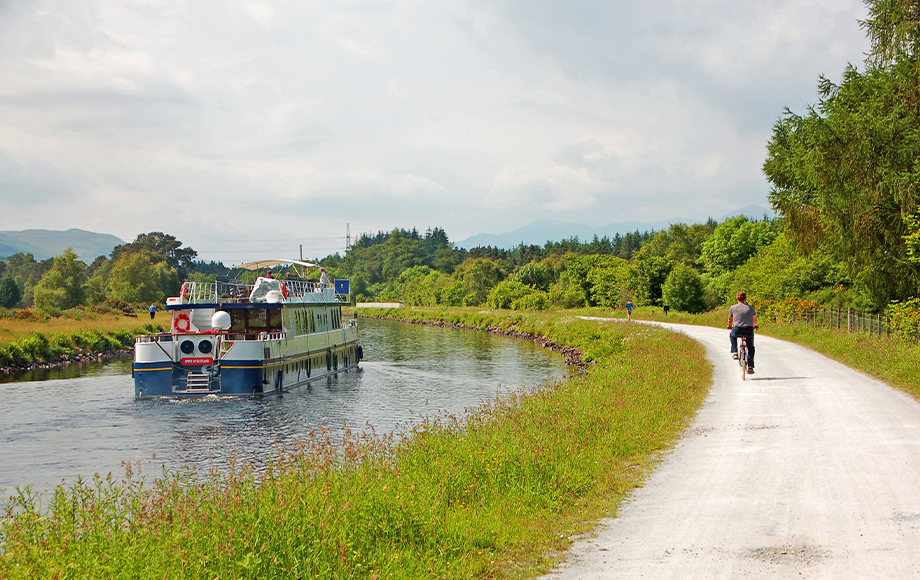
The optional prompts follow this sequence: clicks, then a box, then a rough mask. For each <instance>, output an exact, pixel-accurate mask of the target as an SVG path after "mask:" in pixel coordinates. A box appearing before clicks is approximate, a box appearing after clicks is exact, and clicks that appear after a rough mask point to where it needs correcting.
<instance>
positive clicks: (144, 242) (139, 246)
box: [112, 232, 198, 272]
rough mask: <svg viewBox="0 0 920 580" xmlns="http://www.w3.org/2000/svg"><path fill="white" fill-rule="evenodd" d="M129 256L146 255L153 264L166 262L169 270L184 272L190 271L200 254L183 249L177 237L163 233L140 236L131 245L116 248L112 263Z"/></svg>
mask: <svg viewBox="0 0 920 580" xmlns="http://www.w3.org/2000/svg"><path fill="white" fill-rule="evenodd" d="M128 254H144V255H145V256H147V259H148V260H150V262H151V263H154V264H157V263H160V262H166V264H168V266H169V268H171V269H174V270H178V271H180V272H184V271H185V270H187V269H189V268H190V267H191V266H192V264H193V260H194V259H195V257H196V256H197V255H198V252H196V251H195V250H193V249H192V248H183V247H182V242H180V241H179V240H177V239H176V237H175V236H171V235H169V234H164V233H163V232H150V233H148V234H138V236H137V238H135V239H134V241H133V242H131V243H130V244H123V245H120V246H115V248H114V249H113V250H112V261H113V262H117V261H118V260H119V259H121V258H122V257H124V256H126V255H128Z"/></svg>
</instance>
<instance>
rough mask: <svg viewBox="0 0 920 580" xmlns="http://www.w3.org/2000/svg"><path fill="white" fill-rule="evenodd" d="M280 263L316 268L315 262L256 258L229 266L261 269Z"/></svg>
mask: <svg viewBox="0 0 920 580" xmlns="http://www.w3.org/2000/svg"><path fill="white" fill-rule="evenodd" d="M282 264H286V265H288V266H290V265H291V264H297V265H298V266H301V267H303V268H316V264H313V263H311V262H301V261H300V260H257V261H255V262H246V263H245V264H238V265H236V266H231V268H242V269H243V270H261V269H263V268H271V267H273V266H280V265H282Z"/></svg>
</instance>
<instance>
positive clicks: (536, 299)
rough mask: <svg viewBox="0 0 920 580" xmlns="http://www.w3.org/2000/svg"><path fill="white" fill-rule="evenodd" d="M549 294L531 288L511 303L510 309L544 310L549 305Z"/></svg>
mask: <svg viewBox="0 0 920 580" xmlns="http://www.w3.org/2000/svg"><path fill="white" fill-rule="evenodd" d="M549 304H550V302H549V295H548V294H547V293H546V292H543V291H541V290H533V291H532V292H530V293H529V294H525V295H524V296H521V297H520V298H518V299H517V300H515V301H514V302H512V303H511V309H512V310H546V309H547V308H548V307H549Z"/></svg>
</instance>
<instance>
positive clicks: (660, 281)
mask: <svg viewBox="0 0 920 580" xmlns="http://www.w3.org/2000/svg"><path fill="white" fill-rule="evenodd" d="M633 267H634V272H635V276H636V301H637V302H639V303H640V304H650V305H653V306H661V305H662V304H661V298H662V287H663V286H664V283H665V281H666V280H667V279H668V275H669V274H670V273H671V270H673V269H674V260H672V259H670V258H666V257H664V256H644V255H643V254H642V252H639V254H638V255H637V256H636V259H635V260H634V261H633Z"/></svg>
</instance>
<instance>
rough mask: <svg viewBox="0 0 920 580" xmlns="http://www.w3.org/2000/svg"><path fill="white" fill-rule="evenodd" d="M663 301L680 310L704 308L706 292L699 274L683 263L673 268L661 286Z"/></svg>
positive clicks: (694, 311) (695, 310) (687, 310)
mask: <svg viewBox="0 0 920 580" xmlns="http://www.w3.org/2000/svg"><path fill="white" fill-rule="evenodd" d="M661 293H662V297H663V299H664V303H665V304H667V305H669V306H670V307H671V308H674V309H675V310H679V311H681V312H691V313H699V312H703V311H705V310H706V293H705V290H704V288H703V281H702V279H701V278H700V275H699V274H697V273H696V271H695V270H693V269H692V268H690V267H688V266H685V265H683V264H681V265H679V266H677V267H676V268H674V269H673V270H672V271H671V273H670V274H668V279H667V280H665V283H664V286H663V287H662V292H661Z"/></svg>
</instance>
